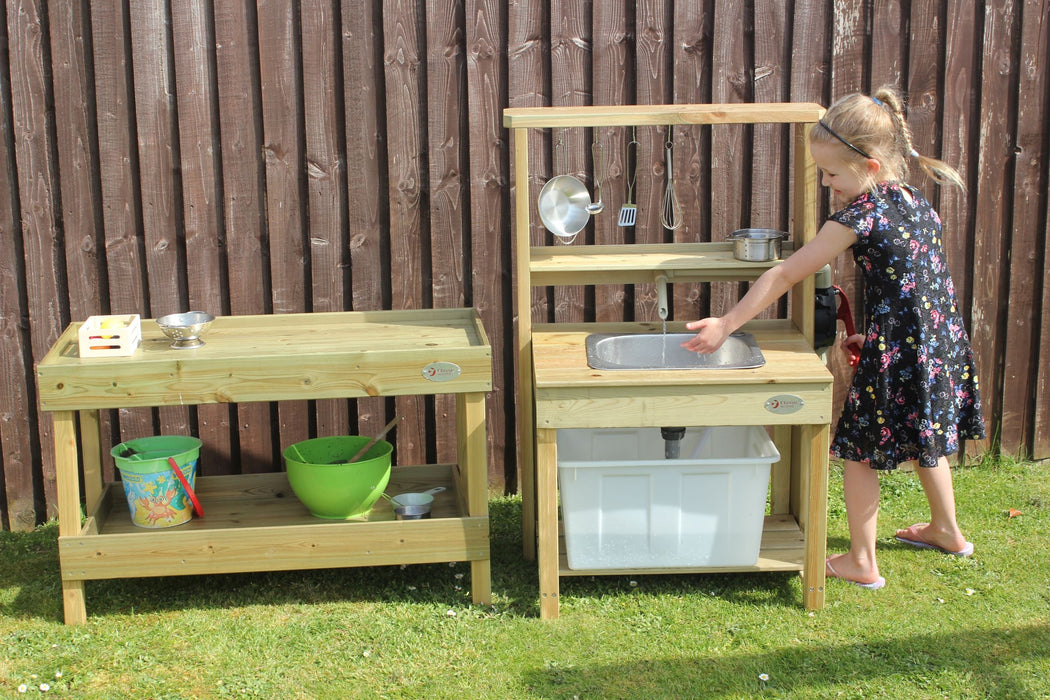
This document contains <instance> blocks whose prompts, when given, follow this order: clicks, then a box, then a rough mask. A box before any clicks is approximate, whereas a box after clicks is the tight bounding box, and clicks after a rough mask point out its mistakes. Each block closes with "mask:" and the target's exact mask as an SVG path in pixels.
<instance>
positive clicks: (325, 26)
mask: <svg viewBox="0 0 1050 700" xmlns="http://www.w3.org/2000/svg"><path fill="white" fill-rule="evenodd" d="M299 17H300V22H301V24H302V34H303V36H304V37H308V40H306V41H304V42H303V102H304V112H305V116H306V120H305V126H306V183H307V210H308V213H309V221H310V227H309V231H308V233H309V235H308V244H309V248H308V250H309V259H310V305H309V308H310V309H311V310H312V311H343V310H344V309H347V308H348V307H349V304H348V299H347V297H349V294H348V293H347V290H346V287H347V286H348V283H349V278H350V274H349V272H350V271H349V268H350V265H349V262H350V260H349V257H350V256H349V246H348V245H347V227H346V219H347V213H346V212H347V201H346V197H347V190H346V161H345V159H344V154H343V138H344V136H343V133H342V129H341V128H340V127H341V126H342V99H343V86H342V80H343V71H342V66H341V65H339V57H340V39H339V36H340V26H339V25H338V23H337V17H336V16H335V13H334V8H333V6H332V3H331V1H330V0H309V1H308V2H303V3H302V4H301V6H300V9H299ZM316 416H317V425H316V430H315V432H316V434H317V435H319V436H321V435H346V434H347V433H349V432H350V406H349V404H348V403H347V402H346V401H343V400H332V399H328V400H323V401H318V402H317V405H316Z"/></svg>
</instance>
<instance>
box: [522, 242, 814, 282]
mask: <svg viewBox="0 0 1050 700" xmlns="http://www.w3.org/2000/svg"><path fill="white" fill-rule="evenodd" d="M530 250H531V252H530V260H531V261H530V263H529V272H530V274H531V276H532V280H531V283H532V285H533V286H537V287H539V286H547V285H573V284H641V283H645V282H652V281H653V279H654V276H655V274H657V273H661V274H664V275H667V277H668V281H670V282H697V281H711V280H752V281H753V280H755V279H758V276H759V275H761V274H762V273H763V272H765V271H766V270H768V269H769V268H771V267H774V266H776V265H779V264H780V263H781V262H782V261H781V260H772V261H770V262H744V261H742V260H737V259H736V258H734V257H733V244H732V243H731V242H717V243H653V244H648V245H644V244H637V245H631V246H622V245H588V246H559V247H553V246H534V247H533V248H531V249H530ZM793 250H794V246H793V244H792V243H791V242H790V241H785V242H784V246H783V254H784V255H785V256H786V255H789V254H790V253H791V252H792V251H793Z"/></svg>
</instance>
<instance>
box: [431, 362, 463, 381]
mask: <svg viewBox="0 0 1050 700" xmlns="http://www.w3.org/2000/svg"><path fill="white" fill-rule="evenodd" d="M460 372H462V370H461V369H460V367H459V365H457V364H456V363H454V362H431V363H430V364H429V365H427V366H426V367H424V368H423V378H424V379H429V380H430V381H432V382H450V381H452V380H453V379H455V378H456V377H458V376H459V374H460Z"/></svg>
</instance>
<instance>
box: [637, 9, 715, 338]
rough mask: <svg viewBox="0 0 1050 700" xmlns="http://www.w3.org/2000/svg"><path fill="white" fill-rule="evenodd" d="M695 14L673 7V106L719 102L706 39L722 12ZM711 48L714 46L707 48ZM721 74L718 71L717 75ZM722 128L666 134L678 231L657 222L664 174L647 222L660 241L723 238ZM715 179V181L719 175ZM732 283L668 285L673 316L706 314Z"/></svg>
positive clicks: (657, 149) (662, 148) (662, 154)
mask: <svg viewBox="0 0 1050 700" xmlns="http://www.w3.org/2000/svg"><path fill="white" fill-rule="evenodd" d="M706 6H707V7H706V8H704V9H703V10H702V11H700V12H696V11H695V10H694V9H693V8H691V7H690V6H688V5H683V4H680V3H675V19H674V35H675V40H674V43H673V46H674V47H675V48H674V84H675V90H674V101H675V102H679V103H686V104H689V103H694V104H698V103H706V102H711V101H714V100H717V101H720V102H724V101H725V100H724V99H720V98H719V97H716V95H717V94H718V91H717V90H716V89H714V88H713V85H714V84H715V82H717V83H718V84H719V85H722V84H724V83H725V81H723V80H722V78H721V76H719V78H718V79H717V81H716V80H715V78H713V77H712V71H713V68H712V65H713V64H715V63H717V62H718V61H719V60H720V59H719V58H715V57H714V56H713V52H714V51H717V50H718V48H719V44H718V42H717V41H716V42H711V41H709V40H708V39H707V37H709V36H711V35H712V31H716V30H714V29H713V28H712V27H713V24H714V23H716V22H718V21H721V19H722V18H723V17H722V16H723V14H724V12H720V11H719V8H715V9H714V11H712V10H711V7H712V3H706ZM712 44H714V46H712ZM718 72H719V73H721V69H720V70H719V71H718ZM721 128H723V127H707V126H704V127H699V128H696V127H693V128H684V127H683V128H679V129H675V130H673V131H672V134H671V135H672V137H673V139H674V144H673V151H672V152H673V161H674V163H673V168H672V174H673V175H674V180H675V182H674V183H673V184H674V188H675V190H674V192H675V196H676V197H677V199H678V202H679V205H680V212H681V213H680V216H681V219H682V225H681V227H680V228H679V229H678V230H676V231H670V230H666V229H664V227H663V224H662V223H661V222H660V218H659V215H661V214H662V213H663V211H664V209H665V207H666V206H667V203H666V197H667V192H666V187H667V181H666V172H665V173H664V177H663V178H662V182H659V183H658V184H659V185H660V186H659V187H657V188H656V189H657V192H655V193H654V194H655V195H656V196H655V197H650V199H651V200H654V204H655V207H654V208H655V209H656V212H655V213H656V214H657V217H656V218H655V220H653V219H650V222H652V223H653V225H654V226H657V227H658V230H659V231H660V234H661V235H662V236H663V238H664V240H668V241H674V242H676V243H679V244H688V243H694V242H696V241H711V240H724V238H723V236H724V232H723V231H719V232H718V234H716V233H715V230H716V228H717V227H716V226H715V223H714V222H716V221H718V220H720V218H721V213H722V212H724V208H723V207H722V206H721V203H715V202H714V201H713V195H714V190H713V185H712V182H713V180H714V173H716V172H718V165H717V163H716V162H715V148H716V146H714V145H713V143H712V136H713V134H714V133H715V132H716V131H717V130H719V129H721ZM661 133H662V140H663V143H659V142H655V143H654V144H653V148H654V160H656V161H658V162H659V167H660V168H661V169H664V168H665V165H664V161H666V143H667V137H668V134H667V132H666V131H662V132H661ZM719 179H721V177H719ZM731 286H732V285H721V284H719V285H712V284H706V283H705V284H695V283H685V282H681V281H676V282H674V283H673V297H672V302H671V305H672V307H673V313H672V316H673V318H677V319H679V320H686V321H688V320H694V319H698V318H703V317H704V316H707V315H709V314H710V313H711V312H712V309H711V299H712V296H713V291H712V290H713V289H714V288H717V289H718V290H719V291H720V293H724V291H725V290H726V289H727V287H731Z"/></svg>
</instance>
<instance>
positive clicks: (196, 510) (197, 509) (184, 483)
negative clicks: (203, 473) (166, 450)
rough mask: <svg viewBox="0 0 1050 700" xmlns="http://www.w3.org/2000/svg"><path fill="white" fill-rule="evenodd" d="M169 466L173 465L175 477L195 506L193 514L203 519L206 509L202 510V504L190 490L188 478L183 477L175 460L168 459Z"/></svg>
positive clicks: (172, 458)
mask: <svg viewBox="0 0 1050 700" xmlns="http://www.w3.org/2000/svg"><path fill="white" fill-rule="evenodd" d="M168 464H170V465H171V470H172V471H173V472H175V476H177V477H178V478H179V481H180V482H181V483H182V488H183V489H185V490H186V495H187V496H189V497H190V502H191V503H192V504H193V512H194V513H196V514H197V517H198V518H203V517H204V509H203V508H201V502H200V501H198V500H197V494H195V493H193V489H192V488H190V482H188V481H186V477H185V476H184V475H183V473H182V470H181V469H179V465H178V464H175V458H174V457H168Z"/></svg>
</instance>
